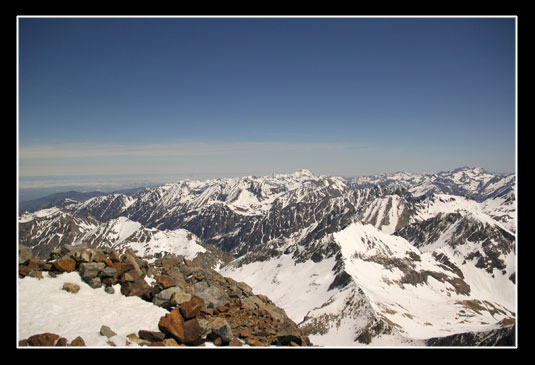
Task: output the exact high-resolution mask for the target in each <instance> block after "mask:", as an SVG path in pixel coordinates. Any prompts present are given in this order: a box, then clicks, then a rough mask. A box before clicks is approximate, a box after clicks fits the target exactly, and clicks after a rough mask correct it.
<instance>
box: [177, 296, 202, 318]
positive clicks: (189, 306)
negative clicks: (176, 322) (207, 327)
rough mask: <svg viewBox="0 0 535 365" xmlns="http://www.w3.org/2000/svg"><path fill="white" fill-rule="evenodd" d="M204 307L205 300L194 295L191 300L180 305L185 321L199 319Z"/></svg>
mask: <svg viewBox="0 0 535 365" xmlns="http://www.w3.org/2000/svg"><path fill="white" fill-rule="evenodd" d="M203 307H204V300H203V299H202V298H200V297H198V296H196V295H192V296H191V299H190V300H189V301H187V302H184V303H182V304H181V305H180V313H181V314H182V316H183V317H184V318H185V319H190V318H194V317H197V316H198V315H199V314H200V313H201V309H203Z"/></svg>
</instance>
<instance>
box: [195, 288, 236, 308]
mask: <svg viewBox="0 0 535 365" xmlns="http://www.w3.org/2000/svg"><path fill="white" fill-rule="evenodd" d="M194 294H195V295H196V296H198V297H200V298H202V299H204V302H205V303H206V308H217V307H219V306H221V305H227V304H229V303H230V302H229V301H228V299H227V298H225V294H224V293H223V292H222V291H221V290H220V289H218V288H216V287H215V286H211V287H208V288H206V289H203V290H201V291H197V292H195V293H194Z"/></svg>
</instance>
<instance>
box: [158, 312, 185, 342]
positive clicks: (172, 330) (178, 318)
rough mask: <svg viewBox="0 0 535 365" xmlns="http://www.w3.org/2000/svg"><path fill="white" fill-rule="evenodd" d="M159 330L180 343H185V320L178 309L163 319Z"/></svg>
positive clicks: (159, 323) (159, 324)
mask: <svg viewBox="0 0 535 365" xmlns="http://www.w3.org/2000/svg"><path fill="white" fill-rule="evenodd" d="M158 328H159V329H160V331H162V332H163V333H165V334H166V335H168V336H170V337H172V338H174V339H175V340H177V341H178V342H179V343H184V318H182V315H181V314H180V311H179V310H178V308H175V309H173V310H172V311H171V312H169V313H167V314H166V315H165V316H163V317H161V318H160V321H159V322H158Z"/></svg>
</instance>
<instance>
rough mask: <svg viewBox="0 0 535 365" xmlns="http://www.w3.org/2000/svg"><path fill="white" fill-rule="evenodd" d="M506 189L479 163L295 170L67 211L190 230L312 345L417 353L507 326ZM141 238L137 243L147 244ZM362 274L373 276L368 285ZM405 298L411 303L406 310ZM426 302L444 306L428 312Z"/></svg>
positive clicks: (510, 277)
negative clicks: (363, 172)
mask: <svg viewBox="0 0 535 365" xmlns="http://www.w3.org/2000/svg"><path fill="white" fill-rule="evenodd" d="M433 176H435V177H434V178H433ZM437 176H438V178H437ZM515 193H516V176H514V175H507V174H506V175H499V174H492V173H488V172H486V171H485V170H483V169H480V168H474V169H470V168H460V169H455V170H452V171H449V172H448V173H446V172H440V173H437V174H431V175H425V176H424V175H415V174H408V173H403V174H398V175H396V176H395V179H392V178H391V176H390V177H389V178H387V179H382V180H381V179H378V178H374V179H371V178H369V177H368V178H361V179H360V180H355V179H347V178H342V177H333V176H327V175H320V176H317V175H314V174H312V173H311V172H310V171H308V170H301V171H298V172H296V173H293V174H272V175H269V176H263V177H256V176H244V177H239V178H225V179H222V178H220V179H209V180H204V181H198V180H194V181H191V180H181V181H178V182H176V183H173V184H165V185H162V186H158V187H153V188H146V189H142V190H140V191H138V192H136V193H134V194H132V195H130V196H127V195H124V194H109V195H106V196H100V197H94V198H91V199H89V200H86V201H84V202H76V203H71V204H66V205H65V206H63V209H64V211H66V212H70V213H71V214H72V215H73V216H76V217H78V216H80V217H89V216H91V217H94V219H95V220H96V221H97V222H99V223H95V224H96V225H97V226H100V227H101V228H100V229H101V230H102V227H103V225H104V226H105V225H106V224H107V223H109V222H114V220H117V219H121V220H122V221H123V223H126V222H130V223H128V224H134V223H131V222H136V223H135V224H136V225H139V226H143V227H145V229H146V230H154V232H157V231H159V232H173V231H174V230H178V229H183V230H186V231H189V232H191V234H192V237H197V238H198V239H199V240H200V241H202V242H205V243H206V246H205V247H217V249H218V250H221V251H223V252H226V253H227V254H232V255H234V256H235V259H234V260H233V261H232V262H229V261H224V260H220V261H212V263H213V264H214V265H215V266H217V267H218V270H219V271H220V272H221V273H224V275H225V276H229V277H232V278H233V279H235V280H239V281H245V282H247V283H248V284H249V285H250V286H251V287H252V288H253V289H255V290H258V292H263V293H269V296H270V298H272V299H273V300H274V302H275V303H276V304H277V305H279V306H280V307H281V308H284V309H285V310H286V312H287V313H288V314H289V315H290V316H293V317H292V319H294V320H295V322H296V323H299V325H300V326H302V328H306V329H307V331H308V332H309V335H310V336H312V337H311V339H313V341H312V342H314V343H323V344H325V345H329V344H332V343H334V342H333V341H341V343H344V344H348V345H351V346H354V345H358V344H372V345H373V344H381V343H385V342H384V341H386V342H388V341H390V340H387V339H391V340H392V341H397V342H396V343H398V344H400V343H411V344H412V345H414V344H420V345H421V344H422V343H423V342H421V341H422V340H424V339H425V338H431V337H444V336H449V335H452V334H455V333H459V332H456V331H465V332H474V331H475V332H481V331H487V330H489V331H490V330H492V329H494V328H495V327H496V326H499V324H498V323H500V321H505V322H506V323H510V322H511V320H512V319H513V320H514V317H515V313H514V312H515V307H516V302H515V300H514V297H515V295H514V292H515V290H516V286H515V275H516V262H515V261H516V250H515V241H516V234H515V231H516V196H515ZM34 215H35V216H36V218H37V216H38V215H39V214H34ZM24 217H26V218H24ZM28 217H30V215H26V216H22V217H21V218H20V219H19V221H20V222H22V223H23V224H27V223H29V222H30V219H29V218H28ZM461 223H462V224H461ZM93 229H95V228H93ZM344 232H345V233H344ZM448 232H449V233H448ZM446 233H447V234H446ZM452 233H455V234H457V235H458V236H459V237H458V239H457V241H455V242H457V243H453V242H454V241H452V240H451V237H452V236H451V235H452ZM135 237H137V238H136V239H137V240H138V241H141V239H140V238H141V237H143V234H139V235H138V236H135ZM447 237H450V239H449V241H448V239H447ZM461 241H462V242H461ZM147 242H148V241H146V242H145V246H143V245H138V246H139V247H140V249H141V250H148V251H151V250H154V248H150V247H148V246H147V245H146V244H147ZM396 247H398V251H399V250H401V251H399V252H398V251H396V249H395V248H396ZM378 248H381V249H380V250H379V251H377V249H378ZM148 251H147V252H148ZM394 252H398V254H396V255H397V256H396V255H394V256H392V253H394ZM360 267H368V268H369V271H362V270H361V269H359V268H360ZM297 268H298V269H299V270H297ZM296 270H297V271H296ZM256 273H258V275H259V276H257V274H256ZM304 273H306V275H305V274H304ZM369 273H374V275H375V276H373V277H369V279H368V280H363V278H364V277H366V276H367V275H369ZM492 283H495V284H492ZM493 285H494V286H496V287H497V288H499V289H497V290H494V289H489V288H492V287H493ZM500 290H503V293H502V292H500ZM381 293H382V294H381ZM410 293H412V294H410ZM402 294H403V295H402ZM405 296H409V297H412V298H415V299H416V300H417V301H418V303H420V304H418V305H416V306H413V308H414V309H412V310H409V309H407V308H409V307H411V306H409V305H408V304H407V302H406V300H407V299H406V298H405ZM506 297H509V299H510V300H506V299H503V298H506ZM392 298H397V299H395V300H393V299H392ZM511 298H512V299H511ZM433 302H437V303H441V304H440V305H439V306H438V307H437V308H440V310H439V309H437V308H435V309H433V310H431V307H429V305H430V304H429V303H433ZM426 303H427V304H426ZM440 315H442V317H443V318H441V317H440ZM365 318H367V319H366V320H364V319H365ZM446 322H449V324H448V323H446ZM341 337H343V338H344V339H343V340H342V339H341ZM339 343H340V342H339Z"/></svg>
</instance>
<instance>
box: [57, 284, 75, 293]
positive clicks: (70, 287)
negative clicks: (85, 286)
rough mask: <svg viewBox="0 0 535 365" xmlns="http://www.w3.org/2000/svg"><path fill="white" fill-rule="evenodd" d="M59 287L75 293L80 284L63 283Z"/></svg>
mask: <svg viewBox="0 0 535 365" xmlns="http://www.w3.org/2000/svg"><path fill="white" fill-rule="evenodd" d="M61 289H63V290H65V291H68V292H69V293H73V294H76V293H78V291H79V290H80V286H79V285H77V284H73V283H64V284H63V287H62V288H61Z"/></svg>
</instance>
